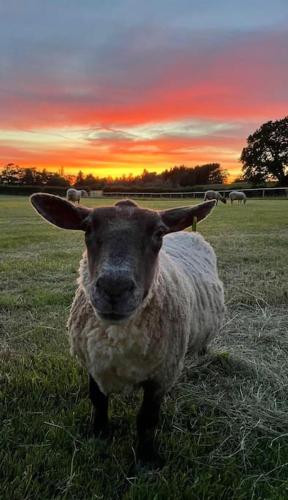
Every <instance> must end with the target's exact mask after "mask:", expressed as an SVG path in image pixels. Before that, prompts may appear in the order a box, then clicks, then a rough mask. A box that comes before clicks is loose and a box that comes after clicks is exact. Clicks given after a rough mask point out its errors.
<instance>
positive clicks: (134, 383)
mask: <svg viewBox="0 0 288 500" xmlns="http://www.w3.org/2000/svg"><path fill="white" fill-rule="evenodd" d="M31 203H32V205H33V206H34V208H35V209H36V210H37V211H38V212H39V214H40V215H41V216H42V217H43V218H45V219H46V220H48V221H49V222H50V223H52V224H54V225H56V226H58V227H60V228H64V229H78V230H82V231H84V232H85V242H86V250H85V252H84V254H83V257H82V259H81V262H80V269H79V278H78V289H77V291H76V294H75V297H74V300H73V303H72V306H71V310H70V316H69V319H68V324H67V326H68V334H69V339H70V346H71V354H72V355H74V356H76V358H77V359H78V361H79V362H80V364H81V365H82V366H83V367H84V368H85V369H86V370H87V371H88V374H89V395H90V399H91V402H92V419H91V427H92V432H93V434H94V435H95V436H100V437H105V436H106V435H107V433H108V431H109V427H108V397H109V395H110V394H111V393H114V392H121V391H122V390H126V389H131V388H137V387H138V388H141V387H142V388H143V391H144V392H143V401H142V405H141V408H140V411H139V412H138V415H137V446H136V457H137V465H138V464H139V463H140V464H149V463H152V464H155V463H156V464H157V463H159V462H158V460H161V457H159V454H158V452H157V447H156V443H155V439H154V437H155V430H156V426H157V423H158V420H159V413H160V407H161V403H162V400H163V398H164V396H165V394H166V393H167V391H168V390H169V389H170V388H171V387H172V386H173V384H174V382H175V381H176V380H177V378H178V377H179V375H180V373H181V371H182V369H183V366H184V359H185V355H186V353H187V351H188V349H189V351H191V353H192V354H193V355H197V354H201V353H204V352H205V350H206V346H207V344H208V343H209V342H210V340H211V339H212V338H213V337H214V336H215V335H216V334H217V332H218V331H219V329H220V327H221V324H222V321H223V316H224V312H225V304H224V292H223V285H222V282H221V281H220V279H219V277H218V272H217V262H216V256H215V253H214V250H213V249H212V247H211V246H210V245H209V243H207V242H206V241H205V240H204V238H203V237H202V236H201V235H200V234H198V233H189V232H186V231H183V230H184V229H185V228H187V227H188V226H191V224H192V221H193V219H194V218H195V217H197V220H198V221H201V220H202V219H204V218H205V217H206V216H207V215H208V214H209V213H210V211H211V210H212V209H213V207H214V205H215V201H208V202H204V203H201V204H199V205H196V206H192V207H191V206H189V207H181V208H172V209H168V210H161V211H155V210H148V209H144V208H140V207H139V206H138V205H137V204H136V203H135V202H133V201H130V200H123V201H119V202H117V203H116V204H115V205H114V206H109V207H97V208H94V209H91V208H87V207H84V206H77V207H76V206H74V205H73V204H72V203H69V202H68V201H66V200H63V199H61V198H58V197H57V196H53V195H48V194H42V193H39V194H38V193H37V194H34V195H32V197H31Z"/></svg>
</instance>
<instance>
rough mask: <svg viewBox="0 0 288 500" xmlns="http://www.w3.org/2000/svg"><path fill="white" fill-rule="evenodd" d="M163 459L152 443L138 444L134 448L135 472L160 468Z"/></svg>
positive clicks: (162, 464)
mask: <svg viewBox="0 0 288 500" xmlns="http://www.w3.org/2000/svg"><path fill="white" fill-rule="evenodd" d="M164 463H165V462H164V460H163V458H162V457H161V455H160V454H159V452H158V450H157V449H156V447H155V446H154V445H151V444H149V445H142V446H141V445H138V447H137V449H136V464H135V471H136V472H148V471H151V470H155V469H162V467H163V466H164Z"/></svg>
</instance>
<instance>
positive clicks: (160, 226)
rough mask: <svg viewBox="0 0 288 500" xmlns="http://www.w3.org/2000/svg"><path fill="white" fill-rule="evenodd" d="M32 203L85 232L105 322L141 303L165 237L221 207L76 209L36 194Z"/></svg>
mask: <svg viewBox="0 0 288 500" xmlns="http://www.w3.org/2000/svg"><path fill="white" fill-rule="evenodd" d="M31 203H32V205H33V206H34V208H36V210H37V211H38V212H39V213H40V214H41V215H42V216H43V217H44V218H45V219H46V220H48V221H49V222H51V223H52V224H54V225H56V226H58V227H61V228H63V229H79V230H82V231H85V241H86V247H87V262H88V269H85V272H84V274H85V279H84V280H83V285H84V287H85V289H86V293H87V294H88V296H89V298H90V301H91V304H92V306H93V308H94V310H95V312H96V314H97V315H98V317H99V318H101V320H103V321H106V322H109V323H118V322H122V321H126V320H127V319H129V318H130V317H131V316H132V315H133V314H134V313H135V312H136V311H137V309H138V308H139V307H140V306H141V304H142V302H143V300H145V297H146V296H147V294H148V292H149V289H150V287H151V285H152V283H153V279H154V276H155V272H156V269H157V262H158V254H159V251H160V249H161V246H162V239H163V236H164V235H165V234H167V233H171V232H174V231H181V230H183V229H185V228H186V227H188V226H191V225H192V223H193V219H194V217H196V218H197V221H198V222H200V220H202V219H204V218H205V217H206V216H207V215H208V214H209V212H210V211H211V210H212V208H213V207H214V205H215V201H214V200H212V201H207V202H205V203H201V204H200V205H196V206H188V207H181V208H174V209H170V210H163V211H154V210H147V209H143V208H140V207H138V205H136V203H134V202H132V201H129V200H126V201H121V202H118V203H116V205H115V206H113V207H100V208H94V209H91V208H87V207H82V206H79V207H76V206H74V205H73V204H72V203H69V202H68V201H66V200H63V199H62V198H58V197H57V196H53V195H49V194H42V193H40V194H34V195H32V197H31Z"/></svg>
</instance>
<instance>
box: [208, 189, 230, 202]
mask: <svg viewBox="0 0 288 500" xmlns="http://www.w3.org/2000/svg"><path fill="white" fill-rule="evenodd" d="M206 200H216V205H218V201H219V200H221V201H222V203H226V201H227V200H226V198H225V196H222V195H221V193H218V191H212V190H211V191H206V193H205V195H204V201H206Z"/></svg>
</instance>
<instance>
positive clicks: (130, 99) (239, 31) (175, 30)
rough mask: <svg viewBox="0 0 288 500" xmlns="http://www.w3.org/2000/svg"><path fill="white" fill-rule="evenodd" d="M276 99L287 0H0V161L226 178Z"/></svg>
mask: <svg viewBox="0 0 288 500" xmlns="http://www.w3.org/2000/svg"><path fill="white" fill-rule="evenodd" d="M287 110H288V1H287V0H273V2H271V1H270V0H241V2H239V0H237V1H236V0H229V1H228V0H217V2H216V1H214V0H201V1H200V0H173V1H172V0H146V1H145V2H143V1H141V0H137V1H136V0H117V1H116V0H107V1H101V2H100V0H81V2H80V1H79V0H49V1H48V0H25V1H23V0H9V2H8V1H5V0H0V166H4V165H5V164H7V163H10V162H13V163H16V164H18V165H19V166H22V167H28V166H29V167H37V168H40V169H42V168H47V169H50V170H59V169H60V168H61V167H62V168H64V171H65V173H67V174H72V173H74V174H76V173H77V172H78V171H79V170H80V169H81V170H82V171H83V172H84V173H85V174H87V173H93V174H94V175H100V176H102V175H112V176H113V177H115V176H119V175H122V174H129V173H132V174H134V175H137V174H139V173H141V171H142V170H143V169H144V168H146V169H148V170H149V171H156V172H160V171H162V170H164V169H166V168H171V167H173V166H174V165H181V164H184V165H186V166H194V165H197V164H203V163H207V162H219V163H221V166H222V167H223V168H224V169H227V170H228V172H229V176H230V179H231V180H232V179H233V177H235V176H239V175H240V174H241V163H240V162H239V158H240V154H241V151H242V148H243V147H244V146H245V145H246V139H247V137H248V135H249V134H251V133H253V131H255V130H256V129H257V128H258V127H259V126H260V125H261V124H262V123H263V122H265V121H268V120H275V119H280V118H283V117H284V116H286V115H287Z"/></svg>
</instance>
